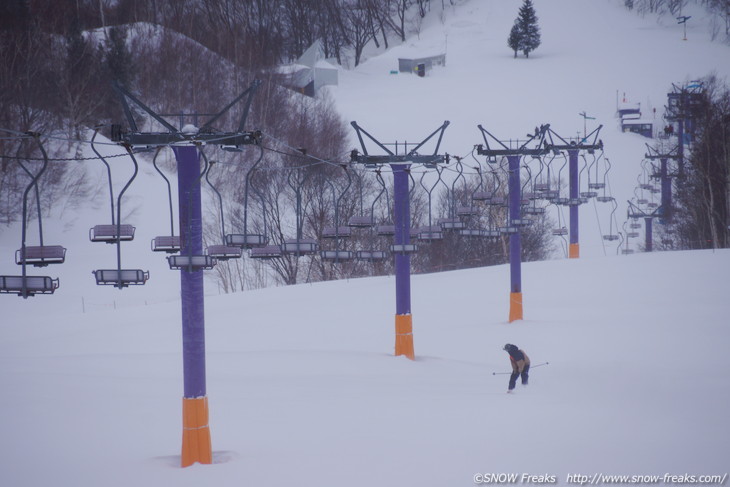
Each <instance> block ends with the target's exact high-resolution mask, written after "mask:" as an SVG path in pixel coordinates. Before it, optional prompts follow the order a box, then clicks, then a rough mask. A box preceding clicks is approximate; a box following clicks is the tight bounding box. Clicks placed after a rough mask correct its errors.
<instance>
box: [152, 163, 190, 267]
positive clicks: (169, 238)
mask: <svg viewBox="0 0 730 487" xmlns="http://www.w3.org/2000/svg"><path fill="white" fill-rule="evenodd" d="M159 154H160V149H157V151H156V152H155V156H154V157H153V158H152V165H153V166H154V168H155V169H156V170H157V173H158V174H159V175H160V176H162V179H164V180H165V183H166V185H167V201H168V206H169V209H170V235H165V236H159V237H155V238H153V239H152V242H151V244H150V245H151V247H152V251H153V252H165V253H168V254H174V253H176V252H180V249H181V248H182V247H181V246H182V243H181V242H180V236H179V235H175V223H174V215H173V212H172V187H171V186H170V180H169V179H167V176H165V174H164V173H163V172H162V171H161V170H160V168H159V166H157V156H158V155H159Z"/></svg>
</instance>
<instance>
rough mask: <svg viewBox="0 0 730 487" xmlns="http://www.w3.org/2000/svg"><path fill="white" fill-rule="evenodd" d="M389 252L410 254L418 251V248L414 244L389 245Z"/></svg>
mask: <svg viewBox="0 0 730 487" xmlns="http://www.w3.org/2000/svg"><path fill="white" fill-rule="evenodd" d="M390 251H391V252H392V253H394V254H401V255H402V254H412V253H414V252H417V251H418V246H417V245H415V244H397V245H395V244H394V245H391V246H390Z"/></svg>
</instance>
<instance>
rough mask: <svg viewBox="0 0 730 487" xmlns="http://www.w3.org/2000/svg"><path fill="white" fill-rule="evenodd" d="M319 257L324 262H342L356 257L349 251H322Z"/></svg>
mask: <svg viewBox="0 0 730 487" xmlns="http://www.w3.org/2000/svg"><path fill="white" fill-rule="evenodd" d="M319 256H320V257H321V258H322V259H324V260H328V261H332V262H342V261H348V260H352V259H353V258H354V257H355V254H353V253H352V252H350V251H349V250H322V251H320V253H319Z"/></svg>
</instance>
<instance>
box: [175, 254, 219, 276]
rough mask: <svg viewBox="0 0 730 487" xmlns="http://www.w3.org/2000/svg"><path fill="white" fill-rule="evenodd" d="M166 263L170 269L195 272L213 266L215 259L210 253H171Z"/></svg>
mask: <svg viewBox="0 0 730 487" xmlns="http://www.w3.org/2000/svg"><path fill="white" fill-rule="evenodd" d="M167 263H168V264H169V266H170V269H172V270H181V271H188V272H197V271H202V270H208V269H212V268H213V267H215V265H216V259H215V258H214V257H213V256H211V255H171V256H169V257H168V258H167Z"/></svg>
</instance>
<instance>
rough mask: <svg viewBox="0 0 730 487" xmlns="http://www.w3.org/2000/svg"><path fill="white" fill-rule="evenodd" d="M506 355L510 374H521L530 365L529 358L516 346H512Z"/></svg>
mask: <svg viewBox="0 0 730 487" xmlns="http://www.w3.org/2000/svg"><path fill="white" fill-rule="evenodd" d="M507 353H509V361H510V363H511V364H512V373H517V374H521V373H522V371H523V370H524V368H525V366H526V365H530V357H528V356H527V354H526V353H525V352H524V351H522V350H520V349H519V348H517V347H516V346H514V345H512V347H511V348H510V349H509V350H507Z"/></svg>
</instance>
